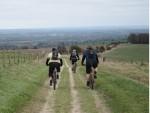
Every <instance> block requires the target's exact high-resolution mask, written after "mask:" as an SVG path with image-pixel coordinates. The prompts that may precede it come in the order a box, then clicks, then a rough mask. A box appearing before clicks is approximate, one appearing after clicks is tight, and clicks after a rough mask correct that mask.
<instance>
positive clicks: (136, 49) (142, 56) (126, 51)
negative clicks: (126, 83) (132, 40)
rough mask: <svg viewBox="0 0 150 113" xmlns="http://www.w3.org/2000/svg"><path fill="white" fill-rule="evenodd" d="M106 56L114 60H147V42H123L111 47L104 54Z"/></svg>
mask: <svg viewBox="0 0 150 113" xmlns="http://www.w3.org/2000/svg"><path fill="white" fill-rule="evenodd" d="M105 56H106V58H107V59H109V60H114V61H128V62H148V61H149V45H147V44H145V45H144V44H135V45H132V44H125V45H120V46H119V47H118V48H115V49H114V50H113V49H112V50H111V51H110V52H108V53H107V54H106V55H105Z"/></svg>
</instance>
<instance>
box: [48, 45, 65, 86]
mask: <svg viewBox="0 0 150 113" xmlns="http://www.w3.org/2000/svg"><path fill="white" fill-rule="evenodd" d="M46 65H47V66H49V77H50V86H51V85H52V75H53V71H54V69H55V68H56V69H57V72H58V75H57V78H59V72H60V67H61V66H62V65H63V61H62V58H61V54H60V53H59V52H58V50H57V49H56V48H52V52H50V53H49V54H48V56H47V60H46Z"/></svg>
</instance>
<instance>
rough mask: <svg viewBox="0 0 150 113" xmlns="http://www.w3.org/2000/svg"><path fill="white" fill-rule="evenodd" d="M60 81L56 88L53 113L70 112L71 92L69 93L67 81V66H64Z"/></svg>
mask: <svg viewBox="0 0 150 113" xmlns="http://www.w3.org/2000/svg"><path fill="white" fill-rule="evenodd" d="M60 79H61V81H60V83H59V87H58V89H56V94H55V96H54V98H55V105H54V110H55V113H70V110H71V94H70V83H69V72H68V68H67V67H66V66H65V67H64V69H63V71H62V74H61V78H60Z"/></svg>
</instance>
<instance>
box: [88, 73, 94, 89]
mask: <svg viewBox="0 0 150 113" xmlns="http://www.w3.org/2000/svg"><path fill="white" fill-rule="evenodd" d="M89 82H90V88H91V89H94V78H93V75H92V74H91V75H90V81H89Z"/></svg>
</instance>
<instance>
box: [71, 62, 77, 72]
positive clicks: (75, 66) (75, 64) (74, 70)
mask: <svg viewBox="0 0 150 113" xmlns="http://www.w3.org/2000/svg"><path fill="white" fill-rule="evenodd" d="M76 68H77V63H76V62H74V64H73V65H72V71H73V73H76Z"/></svg>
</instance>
